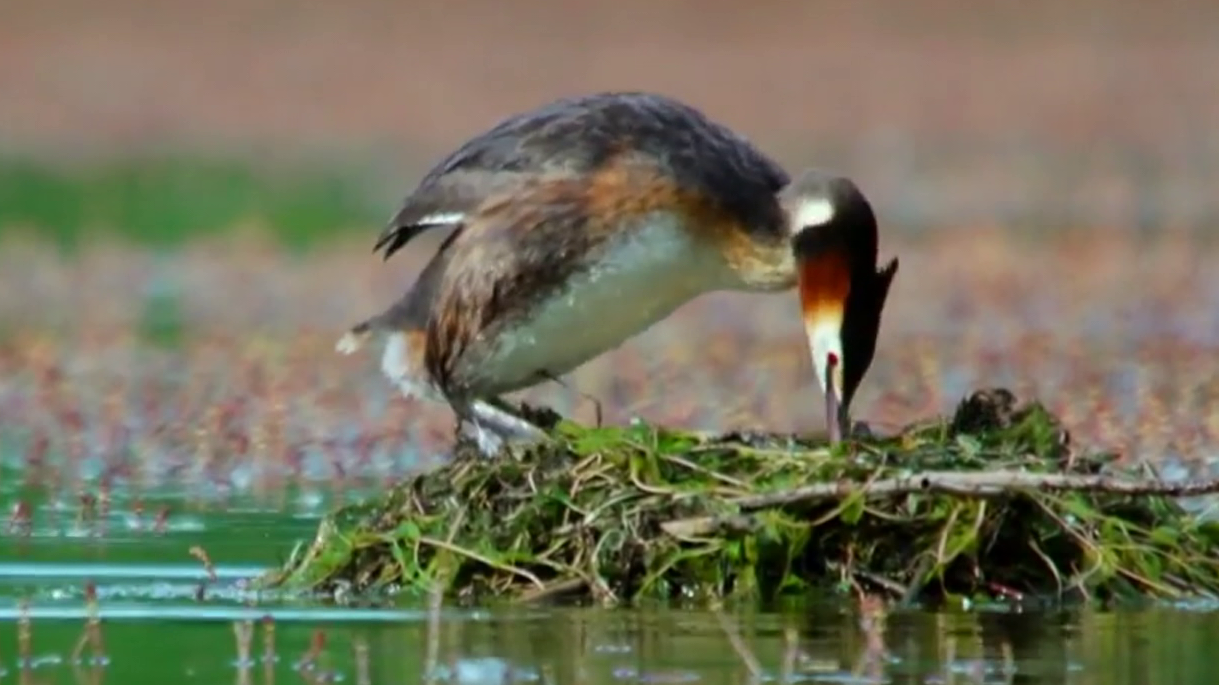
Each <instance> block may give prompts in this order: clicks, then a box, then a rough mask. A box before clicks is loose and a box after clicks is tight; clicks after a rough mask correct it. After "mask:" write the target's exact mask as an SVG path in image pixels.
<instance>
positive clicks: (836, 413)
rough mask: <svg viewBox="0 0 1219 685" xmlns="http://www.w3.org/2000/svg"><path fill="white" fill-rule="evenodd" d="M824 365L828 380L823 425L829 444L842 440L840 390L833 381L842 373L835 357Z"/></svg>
mask: <svg viewBox="0 0 1219 685" xmlns="http://www.w3.org/2000/svg"><path fill="white" fill-rule="evenodd" d="M825 366H826V368H825V375H826V378H827V379H828V380H829V382H828V383H826V384H825V426H826V430H827V431H828V432H829V438H830V444H831V445H836V444H838V443H840V442H842V434H843V426H842V421H841V416H842V401H841V398H840V391H839V389H838V388H837V387H836V386H837V385H838V383H836V382H834V379H835V378H841V377H842V373H841V372H840V371H839V369H840V368H841V366H840V362H839V360H838V358H837V357H833V356H831V357H830V358H829V359H827V360H826V362H825Z"/></svg>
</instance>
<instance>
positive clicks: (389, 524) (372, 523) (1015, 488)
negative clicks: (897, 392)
mask: <svg viewBox="0 0 1219 685" xmlns="http://www.w3.org/2000/svg"><path fill="white" fill-rule="evenodd" d="M535 418H536V419H538V420H539V421H540V420H541V419H546V424H547V425H549V426H550V431H551V433H552V435H553V437H554V444H552V445H547V446H543V447H538V448H535V449H532V450H531V451H529V452H528V453H527V454H523V455H518V456H502V457H499V458H495V459H486V458H482V457H480V456H478V455H477V454H476V453H474V452H473V451H472V450H469V448H468V447H465V446H462V445H459V447H458V450H457V455H456V456H455V457H454V460H453V461H452V463H450V464H448V465H446V466H444V467H443V468H440V469H438V470H435V471H432V472H429V473H425V474H422V475H419V476H416V477H413V478H411V479H409V480H407V481H406V482H404V483H402V484H400V485H399V486H397V487H396V488H394V489H393V490H392V491H391V492H389V493H387V494H385V495H384V496H383V497H381V498H379V499H377V500H376V501H371V502H365V503H362V504H357V505H352V506H349V507H346V508H344V509H342V510H340V511H338V512H336V513H335V514H333V515H332V516H330V517H328V518H327V519H325V520H324V521H323V522H322V524H321V526H320V529H319V531H318V533H317V536H316V538H315V539H314V540H313V541H312V543H311V544H304V543H302V544H301V545H299V546H298V547H297V549H296V550H295V551H294V552H293V553H292V555H291V558H290V559H289V560H288V561H287V562H286V563H285V564H284V566H283V568H282V569H279V570H277V571H274V572H271V573H268V574H267V575H266V576H265V577H264V578H262V579H261V582H260V584H262V585H264V586H273V587H283V588H293V589H301V590H314V591H323V592H326V593H333V594H335V595H339V596H342V595H347V596H353V594H356V595H358V594H363V593H366V592H376V591H378V590H381V591H384V590H389V591H392V592H429V591H431V592H435V591H438V590H439V591H442V592H443V593H444V594H445V595H446V596H448V597H450V598H457V599H460V598H472V599H486V598H489V597H496V598H505V597H507V598H512V599H516V600H522V601H530V600H534V601H536V600H539V599H542V598H548V597H556V596H559V595H564V596H569V595H577V596H583V597H585V598H592V599H596V600H602V601H613V600H628V601H629V600H633V599H641V598H675V597H680V598H687V599H689V598H694V599H698V598H706V599H720V598H728V597H745V598H750V599H763V600H766V599H773V598H775V597H778V596H780V595H784V594H789V593H803V592H807V591H810V590H825V589H829V590H839V591H842V590H846V589H850V588H852V587H859V586H862V587H864V588H865V589H868V590H870V591H878V590H879V591H883V592H887V593H890V594H892V595H894V596H896V597H900V598H902V599H904V600H906V601H911V600H916V599H924V600H925V599H935V598H943V597H944V596H946V595H960V596H965V597H969V598H972V599H979V598H997V597H1008V598H1012V597H1028V596H1034V597H1063V596H1070V595H1075V596H1078V597H1082V598H1085V599H1120V598H1127V597H1133V596H1139V597H1146V596H1153V597H1161V598H1179V597H1186V596H1189V597H1198V596H1202V597H1206V596H1215V595H1219V547H1217V546H1216V542H1217V541H1219V524H1216V523H1212V522H1208V521H1205V520H1202V519H1200V518H1197V517H1194V516H1192V515H1190V514H1188V513H1186V511H1185V510H1183V509H1182V508H1181V507H1180V506H1179V505H1178V503H1177V502H1176V501H1175V499H1174V498H1175V497H1180V496H1184V495H1199V494H1205V493H1210V492H1215V491H1219V483H1216V482H1213V481H1208V482H1174V483H1166V482H1164V481H1161V480H1159V479H1158V478H1156V477H1155V475H1154V473H1153V472H1152V471H1151V469H1150V467H1148V466H1140V467H1138V468H1137V469H1133V470H1132V469H1129V468H1128V469H1125V470H1119V469H1117V468H1116V462H1115V458H1116V455H1112V454H1103V453H1081V452H1080V451H1078V450H1076V449H1073V448H1072V446H1071V445H1070V439H1069V436H1068V434H1067V432H1066V431H1065V430H1064V429H1063V428H1062V426H1061V425H1060V423H1059V422H1058V420H1057V419H1056V418H1055V417H1054V416H1053V415H1051V414H1050V413H1049V412H1048V411H1046V409H1045V408H1044V407H1042V406H1041V405H1040V404H1037V403H1029V404H1021V403H1019V402H1017V401H1016V399H1015V398H1014V397H1013V396H1012V394H1011V393H1010V392H1007V391H1005V390H986V391H980V392H976V393H974V394H973V395H971V396H970V397H968V398H967V399H965V400H964V401H963V402H962V403H961V404H960V406H959V407H958V408H957V410H956V412H955V414H954V415H953V416H952V417H951V418H943V419H937V420H934V421H927V422H921V423H918V424H914V425H911V426H908V427H907V428H905V429H903V430H902V431H900V432H899V433H897V434H896V435H892V436H887V437H857V438H853V439H852V440H850V441H847V442H846V443H844V444H842V445H839V446H836V447H834V448H832V449H831V448H829V447H827V445H826V443H825V441H824V440H823V439H811V438H802V437H799V436H792V435H773V434H761V433H754V434H747V433H740V432H737V433H730V434H725V435H707V434H701V433H691V432H682V431H676V430H668V429H665V428H660V427H656V426H650V425H633V426H629V427H611V428H588V427H582V426H578V425H575V424H572V423H570V422H567V421H563V420H559V419H558V417H557V416H554V415H553V414H548V413H546V412H542V413H541V414H539V415H536V416H535Z"/></svg>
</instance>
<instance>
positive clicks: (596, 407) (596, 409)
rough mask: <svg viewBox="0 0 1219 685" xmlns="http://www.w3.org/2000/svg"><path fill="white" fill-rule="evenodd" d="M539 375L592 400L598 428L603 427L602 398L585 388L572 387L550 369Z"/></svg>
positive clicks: (540, 372)
mask: <svg viewBox="0 0 1219 685" xmlns="http://www.w3.org/2000/svg"><path fill="white" fill-rule="evenodd" d="M538 376H539V377H540V378H544V379H546V380H548V381H554V382H555V383H558V384H559V385H560V386H562V387H564V388H566V389H568V390H575V391H576V394H577V395H579V396H580V397H583V398H584V399H586V400H588V401H589V402H592V403H593V416H594V417H595V418H596V420H597V428H600V427H601V416H602V412H601V400H599V399H597V398H596V397H593V396H592V395H590V394H588V393H586V392H584V391H583V390H580V389H579V388H573V387H571V386H570V385H568V384H567V383H566V382H565V381H564V380H563V379H562V378H559V377H558V376H556V375H554V374H553V373H550V372H549V371H545V370H543V371H539V372H538Z"/></svg>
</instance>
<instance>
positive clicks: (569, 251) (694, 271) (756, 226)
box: [337, 93, 898, 452]
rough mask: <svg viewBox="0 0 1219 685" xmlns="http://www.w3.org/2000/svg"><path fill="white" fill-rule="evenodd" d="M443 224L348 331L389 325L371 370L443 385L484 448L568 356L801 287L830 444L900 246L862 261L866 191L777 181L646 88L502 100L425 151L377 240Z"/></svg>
mask: <svg viewBox="0 0 1219 685" xmlns="http://www.w3.org/2000/svg"><path fill="white" fill-rule="evenodd" d="M442 226H443V227H451V228H453V229H454V230H453V232H452V233H451V234H450V235H449V236H448V237H447V238H446V239H445V240H444V241H443V243H442V244H441V246H440V248H439V250H438V251H437V253H436V255H435V256H434V257H432V259H431V261H430V262H429V263H428V264H427V266H426V267H424V269H423V271H422V272H421V273H420V275H419V277H418V280H417V281H416V282H415V285H414V286H413V287H412V288H411V289H410V290H409V291H408V292H407V293H406V295H404V296H403V297H401V298H400V299H399V300H398V301H396V302H394V303H393V304H392V305H391V306H390V307H389V308H388V309H386V310H385V311H383V312H382V313H380V314H378V315H377V316H374V317H372V318H370V319H367V320H365V321H363V322H361V323H359V324H357V325H355V326H354V327H352V328H351V329H350V331H348V333H347V334H346V335H344V336H343V338H342V339H341V340H340V341H339V343H338V345H337V349H338V350H339V351H340V352H343V353H346V354H350V353H352V352H354V351H355V350H357V349H358V348H359V347H360V345H361V344H362V342H363V341H364V340H365V339H366V338H367V337H368V336H369V335H370V334H372V333H374V332H382V333H385V334H387V335H388V338H387V341H386V347H385V351H384V353H383V355H382V360H381V368H382V371H383V372H384V373H385V375H386V376H388V377H389V378H390V379H391V380H392V381H394V382H395V383H397V384H398V385H399V387H400V388H401V389H402V391H403V393H404V394H406V395H408V396H411V395H416V396H422V397H425V398H430V399H434V400H441V399H443V400H446V401H447V402H448V403H449V404H450V405H451V406H452V407H453V409H454V411H456V413H457V415H458V417H459V420H460V421H463V422H467V421H468V422H469V424H471V425H472V426H473V427H474V428H475V431H476V435H477V437H478V439H479V444H480V446H481V448H482V449H483V450H484V451H485V452H492V451H495V450H497V449H498V447H499V446H500V445H501V444H502V443H503V439H505V438H509V439H517V438H526V439H538V438H542V437H544V435H545V434H544V433H543V432H542V431H541V430H540V429H538V428H537V427H535V426H533V425H532V424H530V423H528V422H527V421H525V420H524V419H522V418H520V417H518V416H516V415H515V414H514V413H512V411H511V410H510V409H509V408H508V407H507V405H506V404H505V403H503V402H502V401H500V400H499V399H498V396H499V395H501V394H503V393H507V392H512V391H515V390H520V389H523V388H526V387H529V386H532V385H535V384H537V383H540V382H542V381H544V380H548V379H557V378H558V377H560V376H562V375H564V374H566V373H568V372H570V371H571V370H573V369H575V368H576V367H578V366H580V365H581V364H583V363H584V362H586V361H588V360H590V359H592V358H594V357H596V356H598V355H600V354H602V353H604V352H606V351H608V350H610V349H613V348H614V347H617V346H618V345H619V344H621V343H622V342H624V341H625V340H627V339H628V338H630V337H632V336H634V335H636V334H638V333H641V332H643V331H644V330H646V329H647V328H648V327H650V326H651V325H652V324H654V323H656V322H658V321H660V320H661V319H663V318H665V317H666V316H668V315H669V314H670V313H671V312H672V311H673V310H675V309H676V308H677V307H679V306H680V305H682V304H684V303H686V302H687V301H689V300H691V299H693V298H694V297H696V296H698V295H701V294H703V293H706V292H710V291H714V290H739V291H751V292H773V291H783V290H788V289H790V288H792V287H793V286H798V291H799V295H800V300H801V305H802V311H803V318H804V325H805V330H806V332H807V335H808V339H809V346H810V349H811V352H812V362H813V368H814V370H815V372H816V375H817V379H818V381H819V383H820V385H821V390H822V392H823V393H824V394H825V399H826V421H827V428H828V431H829V436H830V440H831V441H833V442H837V441H839V440H841V439H842V435H843V433H844V432H845V431H847V430H849V408H850V404H851V400H852V398H853V397H854V395H855V391H856V389H857V388H858V387H859V383H860V381H861V380H862V379H863V377H864V374H865V373H866V372H867V370H868V367H869V366H870V365H871V363H872V357H873V355H874V353H875V349H876V338H877V334H878V331H879V328H880V316H881V311H882V310H883V308H884V304H885V299H886V297H887V296H888V292H889V286H890V284H891V283H892V281H893V277H894V276H895V275H896V273H897V267H898V261H897V259H896V258H893V259H891V260H890V261H889V262H888V263H887V264H885V265H884V266H883V267H882V268H880V269H877V225H876V217H875V215H874V213H873V211H872V207H871V204H870V203H869V202H868V200H867V199H866V198H865V197H864V195H863V193H861V192H860V190H859V189H858V188H857V187H856V185H855V184H854V183H853V182H852V181H851V180H849V179H847V178H844V177H842V176H837V175H834V174H831V173H826V172H822V171H817V170H806V171H804V172H802V173H800V174H799V175H798V176H796V177H795V178H794V179H792V178H790V177H789V176H788V174H787V173H786V172H785V171H784V170H783V169H782V167H780V166H779V165H778V164H777V163H776V162H774V161H772V160H771V159H770V158H769V157H767V156H766V155H764V154H763V153H762V152H760V151H759V150H758V149H757V148H755V147H754V146H753V145H752V144H751V143H750V142H748V141H747V140H745V139H744V138H742V137H740V136H739V135H737V134H736V133H734V132H733V131H731V130H730V129H728V128H727V127H725V126H722V125H720V124H717V123H715V122H713V121H711V120H710V119H708V118H707V117H706V116H705V115H704V114H702V113H701V112H700V111H698V110H697V109H695V108H693V107H691V106H689V105H686V104H683V103H681V102H679V101H677V100H674V99H672V98H669V97H666V96H662V95H656V94H650V93H599V94H594V95H587V96H582V97H574V98H567V99H562V100H558V101H555V102H552V103H550V104H547V105H545V106H543V107H541V108H538V109H535V110H532V111H529V112H524V113H521V114H517V115H514V116H511V117H509V118H507V119H505V120H503V121H502V122H500V123H499V124H498V125H496V126H495V127H494V128H492V129H490V130H488V131H487V132H485V133H483V134H481V135H479V136H477V137H475V138H473V139H471V140H469V141H468V142H466V143H465V144H464V145H462V146H461V147H460V148H458V150H457V151H456V152H454V153H453V154H451V155H449V157H447V158H446V159H444V160H443V161H442V162H441V163H440V164H438V165H437V166H436V167H434V168H433V169H432V170H431V171H430V172H429V173H428V174H427V175H426V176H425V177H424V178H423V180H422V181H420V183H419V185H418V187H416V188H415V190H414V191H413V192H412V193H411V194H410V195H409V196H408V197H407V198H406V200H405V201H404V203H403V206H402V207H401V209H399V210H398V212H397V213H396V214H395V215H394V216H393V218H392V219H391V220H390V222H389V224H388V226H386V228H385V230H384V231H383V232H382V234H381V236H380V237H379V238H378V240H377V243H376V247H375V248H374V251H383V253H384V258H385V259H388V258H389V257H390V256H392V255H393V254H394V253H395V252H397V251H398V250H400V249H401V248H402V247H403V246H404V245H406V244H407V242H409V241H410V240H411V239H412V238H414V237H415V236H417V235H419V234H420V233H422V232H423V231H426V230H427V229H429V228H433V227H442Z"/></svg>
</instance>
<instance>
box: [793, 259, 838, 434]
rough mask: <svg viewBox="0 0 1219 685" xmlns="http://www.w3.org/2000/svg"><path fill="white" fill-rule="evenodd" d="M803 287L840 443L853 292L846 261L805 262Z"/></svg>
mask: <svg viewBox="0 0 1219 685" xmlns="http://www.w3.org/2000/svg"><path fill="white" fill-rule="evenodd" d="M799 288H800V305H801V309H802V313H803V317H804V331H805V333H806V334H807V335H808V343H809V351H810V352H811V354H812V362H813V369H814V370H815V371H816V373H817V379H818V380H819V381H820V383H821V389H822V392H824V393H825V412H826V427H827V429H828V431H829V438H830V442H832V443H836V442H839V441H841V440H842V438H843V423H844V421H843V419H844V415H843V410H842V365H843V350H842V321H843V317H844V314H845V311H846V298H847V294H848V293H849V291H850V278H849V274H848V272H847V268H846V263H845V260H843V259H840V258H837V255H834V254H832V253H831V254H829V255H822V256H820V257H817V258H813V259H805V260H802V263H801V266H800V277H799Z"/></svg>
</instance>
